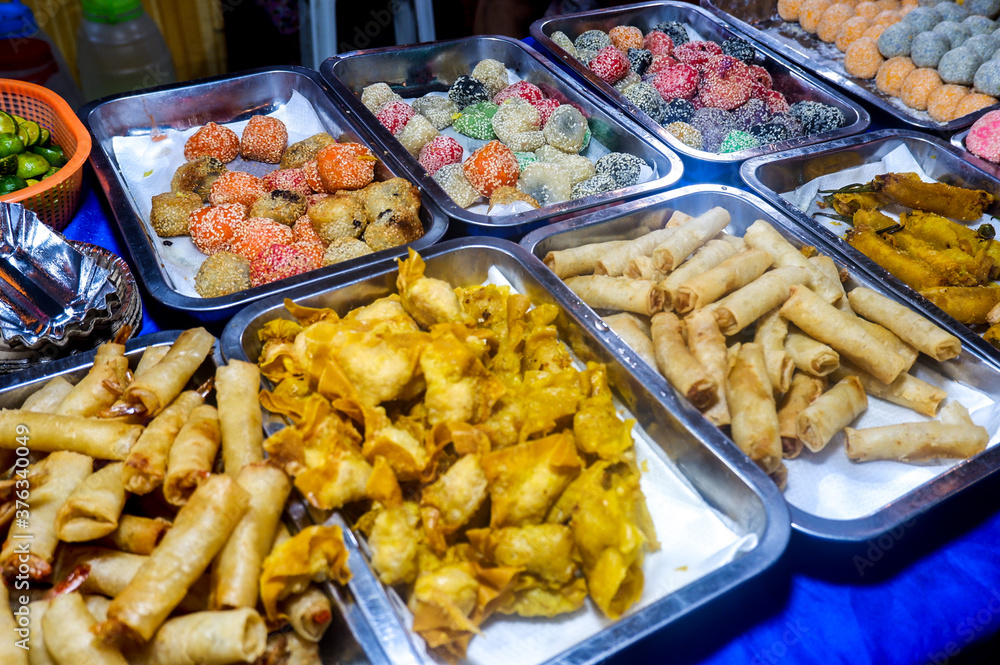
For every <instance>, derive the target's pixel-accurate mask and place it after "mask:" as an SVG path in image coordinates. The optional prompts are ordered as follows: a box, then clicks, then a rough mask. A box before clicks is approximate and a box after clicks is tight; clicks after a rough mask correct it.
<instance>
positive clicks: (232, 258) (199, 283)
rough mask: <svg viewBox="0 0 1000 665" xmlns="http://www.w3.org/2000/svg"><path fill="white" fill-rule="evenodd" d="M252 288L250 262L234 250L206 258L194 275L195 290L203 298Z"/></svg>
mask: <svg viewBox="0 0 1000 665" xmlns="http://www.w3.org/2000/svg"><path fill="white" fill-rule="evenodd" d="M249 288H250V262H249V261H247V260H246V259H245V258H243V257H242V256H238V255H237V254H233V253H232V252H226V251H222V252H218V253H216V254H212V255H211V256H209V257H208V258H207V259H205V260H204V261H203V262H202V264H201V267H200V268H198V274H197V275H195V277H194V290H195V291H197V292H198V295H200V296H201V297H202V298H217V297H219V296H226V295H229V294H230V293H236V292H237V291H242V290H244V289H249Z"/></svg>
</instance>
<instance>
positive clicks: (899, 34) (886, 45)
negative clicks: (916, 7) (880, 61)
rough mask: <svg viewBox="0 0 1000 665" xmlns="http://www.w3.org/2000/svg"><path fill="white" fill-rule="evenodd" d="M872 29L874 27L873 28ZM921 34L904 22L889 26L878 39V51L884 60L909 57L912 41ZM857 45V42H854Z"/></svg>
mask: <svg viewBox="0 0 1000 665" xmlns="http://www.w3.org/2000/svg"><path fill="white" fill-rule="evenodd" d="M873 27H874V26H873ZM920 32H922V31H921V30H918V29H917V28H915V27H914V26H913V25H911V24H909V23H907V22H906V21H900V22H899V23H896V24H895V25H890V26H889V27H888V28H886V29H885V30H883V31H882V34H881V35H880V36H879V38H878V50H879V53H881V54H882V57H884V58H895V57H896V56H898V55H910V49H911V47H912V46H913V39H914V37H916V36H917V34H918V33H920ZM855 43H857V42H855Z"/></svg>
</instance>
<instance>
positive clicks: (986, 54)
mask: <svg viewBox="0 0 1000 665" xmlns="http://www.w3.org/2000/svg"><path fill="white" fill-rule="evenodd" d="M997 47H1000V40H998V39H997V38H996V37H994V36H993V35H992V34H988V35H972V36H971V37H969V38H968V39H966V40H965V43H964V44H962V48H967V49H972V50H973V51H975V53H976V55H978V56H979V58H980V59H981V60H983V61H986V60H989V59H990V58H992V57H993V54H994V53H995V52H996V50H997Z"/></svg>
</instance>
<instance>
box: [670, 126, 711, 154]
mask: <svg viewBox="0 0 1000 665" xmlns="http://www.w3.org/2000/svg"><path fill="white" fill-rule="evenodd" d="M664 129H666V130H667V131H668V132H670V133H671V134H673V135H674V136H675V137H677V140H678V141H680V142H681V143H683V144H684V145H686V146H688V147H690V148H694V149H695V150H701V148H702V144H701V132H699V131H698V130H697V129H695V128H694V127H693V126H691V125H689V124H688V123H686V122H681V121H677V122H671V123H670V124H668V125H666V126H665V127H664Z"/></svg>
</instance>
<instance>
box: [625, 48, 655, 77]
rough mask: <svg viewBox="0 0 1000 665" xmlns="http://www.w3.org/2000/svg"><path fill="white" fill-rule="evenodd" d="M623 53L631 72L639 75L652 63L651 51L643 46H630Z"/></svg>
mask: <svg viewBox="0 0 1000 665" xmlns="http://www.w3.org/2000/svg"><path fill="white" fill-rule="evenodd" d="M625 55H626V57H627V58H628V64H629V67H631V69H632V72H633V73H634V74H637V75H639V76H642V75H643V74H645V73H646V70H647V69H649V66H650V65H651V64H653V52H652V51H648V50H646V49H644V48H630V49H629V50H628V51H627V52H626V54H625Z"/></svg>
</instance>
